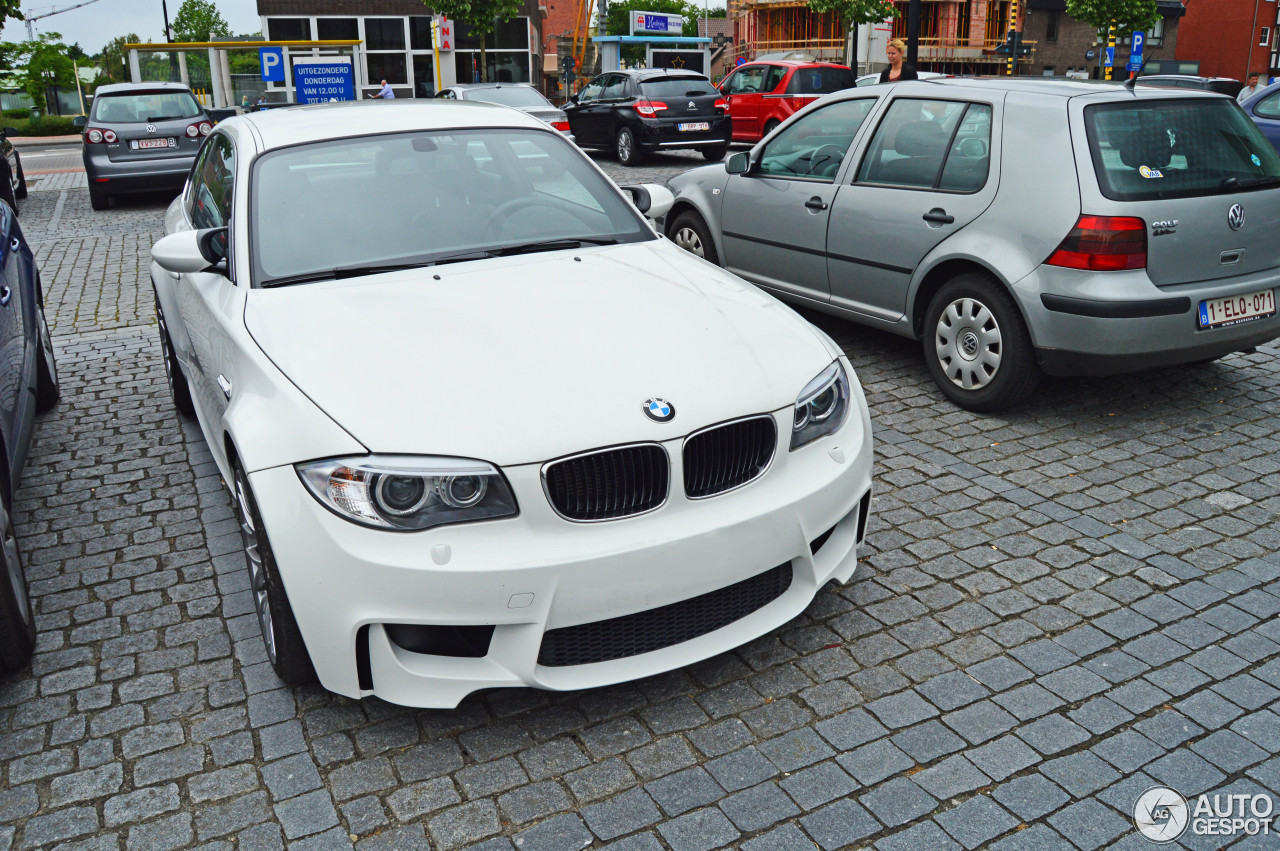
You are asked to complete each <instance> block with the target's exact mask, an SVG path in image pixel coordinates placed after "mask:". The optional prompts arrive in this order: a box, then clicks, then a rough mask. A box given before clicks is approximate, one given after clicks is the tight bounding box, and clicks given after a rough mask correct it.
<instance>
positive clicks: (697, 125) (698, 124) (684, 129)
mask: <svg viewBox="0 0 1280 851" xmlns="http://www.w3.org/2000/svg"><path fill="white" fill-rule="evenodd" d="M677 126H678V127H679V128H680V132H681V133H695V132H697V131H699V130H703V131H706V130H710V129H711V124H710V123H709V122H706V121H684V122H681V123H680V124H679V125H677Z"/></svg>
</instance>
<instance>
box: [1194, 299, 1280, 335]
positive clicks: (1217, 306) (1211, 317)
mask: <svg viewBox="0 0 1280 851" xmlns="http://www.w3.org/2000/svg"><path fill="white" fill-rule="evenodd" d="M1275 312H1276V291H1275V290H1261V291H1260V292H1256V293H1245V294H1244V295H1237V296H1231V297H1230V298H1211V299H1207V300H1205V301H1202V302H1200V327H1201V328H1225V327H1227V326H1229V325H1239V324H1240V323H1241V322H1249V321H1250V320H1253V319H1261V318H1262V317H1264V316H1271V315H1273V314H1274V313H1275Z"/></svg>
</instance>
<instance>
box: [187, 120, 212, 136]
mask: <svg viewBox="0 0 1280 851" xmlns="http://www.w3.org/2000/svg"><path fill="white" fill-rule="evenodd" d="M212 130H213V125H212V124H210V123H209V122H208V121H197V122H196V123H195V124H188V125H187V135H188V136H190V137H191V138H192V139H194V138H196V137H197V136H208V135H209V133H210V132H211V131H212Z"/></svg>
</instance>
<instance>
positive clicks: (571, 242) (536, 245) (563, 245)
mask: <svg viewBox="0 0 1280 851" xmlns="http://www.w3.org/2000/svg"><path fill="white" fill-rule="evenodd" d="M617 244H618V240H617V239H615V238H614V237H611V236H574V237H569V238H566V239H544V240H541V241H538V242H522V243H520V244H519V245H507V246H504V247H502V248H495V249H493V255H494V256H495V257H509V256H511V255H513V254H533V253H534V252H537V251H565V250H568V249H570V248H581V247H582V246H584V245H617Z"/></svg>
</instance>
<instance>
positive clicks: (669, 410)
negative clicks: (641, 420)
mask: <svg viewBox="0 0 1280 851" xmlns="http://www.w3.org/2000/svg"><path fill="white" fill-rule="evenodd" d="M641 407H643V408H644V415H645V416H646V417H648V418H649V419H651V420H653V421H654V422H655V423H669V422H671V421H672V420H674V419H675V418H676V406H675V405H673V404H671V403H670V402H668V401H667V400H666V399H659V398H658V397H657V396H655V397H653V398H652V399H645V400H644V405H642V406H641Z"/></svg>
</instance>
